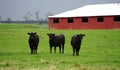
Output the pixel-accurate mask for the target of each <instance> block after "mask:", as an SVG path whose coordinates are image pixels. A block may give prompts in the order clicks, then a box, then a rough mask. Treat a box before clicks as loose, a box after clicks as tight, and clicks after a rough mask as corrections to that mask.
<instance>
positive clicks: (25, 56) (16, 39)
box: [0, 24, 120, 70]
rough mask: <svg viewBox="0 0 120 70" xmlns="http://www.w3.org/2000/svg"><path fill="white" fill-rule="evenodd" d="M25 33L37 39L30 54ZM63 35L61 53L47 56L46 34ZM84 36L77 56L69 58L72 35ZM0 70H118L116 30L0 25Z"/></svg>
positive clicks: (119, 50) (119, 34) (119, 45)
mask: <svg viewBox="0 0 120 70" xmlns="http://www.w3.org/2000/svg"><path fill="white" fill-rule="evenodd" d="M28 32H37V34H38V35H39V36H40V43H39V46H38V54H37V55H31V54H30V49H29V46H28V38H29V36H28V35H27V33H28ZM51 32H52V33H56V34H61V33H63V34H64V35H65V37H66V43H65V53H64V54H59V53H58V50H59V49H58V48H57V53H52V54H50V53H49V43H48V36H47V33H51ZM78 33H84V34H86V36H85V37H84V39H83V41H82V45H81V51H80V56H72V47H71V45H70V40H71V37H72V35H74V34H78ZM0 70H120V30H49V29H48V26H47V25H33V24H0Z"/></svg>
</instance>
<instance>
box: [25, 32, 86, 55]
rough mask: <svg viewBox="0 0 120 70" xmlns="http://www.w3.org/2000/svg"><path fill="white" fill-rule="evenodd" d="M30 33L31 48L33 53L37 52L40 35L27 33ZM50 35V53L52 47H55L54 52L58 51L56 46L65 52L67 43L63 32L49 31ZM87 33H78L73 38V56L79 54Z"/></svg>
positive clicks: (60, 51) (61, 51)
mask: <svg viewBox="0 0 120 70" xmlns="http://www.w3.org/2000/svg"><path fill="white" fill-rule="evenodd" d="M27 34H28V35H30V37H29V47H30V50H31V54H37V47H38V44H39V36H38V35H37V34H36V32H35V33H34V32H31V33H27ZM47 35H48V37H49V46H50V53H52V47H54V52H55V53H56V47H59V53H64V45H65V36H64V35H63V34H60V35H55V34H54V33H47ZM83 36H85V34H76V35H73V36H72V38H71V46H72V48H73V56H74V55H75V54H76V55H77V56H79V51H80V47H81V42H82V39H83Z"/></svg>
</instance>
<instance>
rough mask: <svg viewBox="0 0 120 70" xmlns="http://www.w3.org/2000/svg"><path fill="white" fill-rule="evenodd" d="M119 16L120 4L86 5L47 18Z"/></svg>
mask: <svg viewBox="0 0 120 70" xmlns="http://www.w3.org/2000/svg"><path fill="white" fill-rule="evenodd" d="M111 15H120V3H110V4H96V5H86V6H83V7H80V8H77V9H74V10H70V11H67V12H63V13H60V14H57V15H53V16H49V17H56V18H57V17H58V18H60V17H86V16H87V17H88V16H111Z"/></svg>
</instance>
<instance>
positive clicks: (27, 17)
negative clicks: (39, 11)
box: [23, 12, 32, 22]
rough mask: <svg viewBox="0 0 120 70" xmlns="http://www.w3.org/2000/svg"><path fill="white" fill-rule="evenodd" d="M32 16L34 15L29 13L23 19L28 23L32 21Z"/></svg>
mask: <svg viewBox="0 0 120 70" xmlns="http://www.w3.org/2000/svg"><path fill="white" fill-rule="evenodd" d="M31 16H32V14H31V13H30V12H27V13H26V15H25V16H24V17H23V18H24V19H25V21H26V22H28V21H30V19H29V18H30V17H31Z"/></svg>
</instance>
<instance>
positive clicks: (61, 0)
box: [0, 0, 120, 21]
mask: <svg viewBox="0 0 120 70" xmlns="http://www.w3.org/2000/svg"><path fill="white" fill-rule="evenodd" d="M105 3H120V0H0V16H1V19H0V20H6V19H7V18H8V17H10V18H11V20H14V21H15V20H22V21H23V20H25V19H24V18H23V17H24V16H25V15H26V14H27V12H30V13H31V14H32V16H31V17H30V18H29V19H32V20H35V19H36V18H35V12H36V11H39V18H40V19H44V18H46V17H47V14H48V13H50V14H52V15H56V14H59V13H62V12H65V11H69V10H73V9H76V8H79V7H82V6H85V5H91V4H105Z"/></svg>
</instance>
